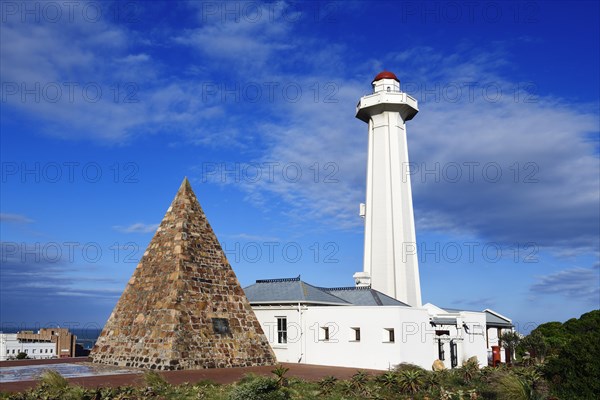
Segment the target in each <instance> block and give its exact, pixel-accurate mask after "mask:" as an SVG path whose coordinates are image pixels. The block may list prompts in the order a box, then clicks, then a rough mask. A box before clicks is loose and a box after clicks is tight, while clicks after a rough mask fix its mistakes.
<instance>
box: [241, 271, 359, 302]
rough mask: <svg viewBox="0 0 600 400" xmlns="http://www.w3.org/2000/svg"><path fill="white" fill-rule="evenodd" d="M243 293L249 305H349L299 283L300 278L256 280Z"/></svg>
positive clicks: (301, 282) (317, 289) (304, 283)
mask: <svg viewBox="0 0 600 400" xmlns="http://www.w3.org/2000/svg"><path fill="white" fill-rule="evenodd" d="M244 292H245V293H246V297H247V298H248V301H250V303H251V304H266V303H304V304H306V303H309V304H337V305H350V303H348V302H346V301H344V300H342V299H340V298H339V297H336V296H333V295H331V294H329V293H327V292H324V291H323V290H321V289H319V288H316V287H314V286H312V285H309V284H308V283H306V282H303V281H301V280H300V277H298V278H287V279H264V280H258V281H256V283H255V284H254V285H250V286H248V287H246V288H244Z"/></svg>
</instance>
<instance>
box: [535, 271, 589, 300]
mask: <svg viewBox="0 0 600 400" xmlns="http://www.w3.org/2000/svg"><path fill="white" fill-rule="evenodd" d="M599 280H600V273H599V271H598V268H571V269H565V270H562V271H559V272H555V273H553V274H550V275H546V276H541V277H539V278H538V280H537V282H536V283H534V284H533V285H532V286H531V288H530V290H531V292H532V293H534V294H536V295H554V294H559V295H562V296H565V297H568V298H570V299H573V298H576V299H583V300H586V301H589V302H590V303H591V304H593V305H594V306H595V307H598V306H599V305H600V287H599V286H598V281H599Z"/></svg>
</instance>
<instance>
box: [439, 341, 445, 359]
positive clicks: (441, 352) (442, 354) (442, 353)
mask: <svg viewBox="0 0 600 400" xmlns="http://www.w3.org/2000/svg"><path fill="white" fill-rule="evenodd" d="M438 359H440V360H441V361H444V360H445V359H446V352H445V351H444V342H442V340H441V339H440V340H438Z"/></svg>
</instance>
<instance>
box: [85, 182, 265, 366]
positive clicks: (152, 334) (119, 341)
mask: <svg viewBox="0 0 600 400" xmlns="http://www.w3.org/2000/svg"><path fill="white" fill-rule="evenodd" d="M90 356H91V357H92V359H93V361H94V362H96V363H104V364H113V365H120V366H131V367H138V368H149V369H159V370H174V369H200V368H224V367H246V366H256V365H272V364H274V363H275V361H276V360H275V355H274V353H273V351H272V349H271V347H270V346H269V342H268V341H267V338H266V337H265V335H264V333H263V330H262V328H261V326H260V324H259V322H258V320H257V318H256V316H255V315H254V311H252V308H251V307H250V303H249V302H248V300H247V299H246V296H245V294H244V291H243V290H242V288H241V286H240V283H239V282H238V279H237V277H236V276H235V273H234V272H233V269H232V268H231V265H230V264H229V262H228V261H227V257H225V253H224V252H223V249H222V248H221V245H220V244H219V241H218V240H217V237H216V235H215V233H214V232H213V230H212V228H211V226H210V224H209V223H208V220H207V218H206V215H204V212H203V211H202V208H201V207H200V204H199V203H198V200H197V199H196V196H195V195H194V192H193V191H192V188H191V186H190V183H189V182H188V180H187V178H186V179H184V180H183V183H182V184H181V187H180V188H179V190H178V192H177V195H176V196H175V199H174V200H173V202H172V203H171V206H170V207H169V209H168V210H167V213H166V214H165V216H164V218H163V220H162V222H161V224H160V226H159V227H158V229H157V231H156V233H155V234H154V237H153V238H152V240H151V241H150V244H149V245H148V248H147V249H146V252H145V253H144V255H143V257H142V259H141V260H140V262H139V264H138V266H137V267H136V269H135V271H134V273H133V275H132V277H131V279H130V280H129V283H128V284H127V286H126V288H125V290H124V291H123V294H122V295H121V298H120V299H119V301H118V303H117V305H116V306H115V308H114V310H113V312H112V314H111V315H110V317H109V319H108V321H107V322H106V325H105V326H104V329H103V330H102V333H101V334H100V336H99V337H98V340H97V341H96V345H95V346H94V348H93V350H92V352H91V354H90Z"/></svg>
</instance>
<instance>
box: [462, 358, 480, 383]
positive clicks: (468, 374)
mask: <svg viewBox="0 0 600 400" xmlns="http://www.w3.org/2000/svg"><path fill="white" fill-rule="evenodd" d="M460 373H461V376H462V378H463V380H464V381H465V382H466V383H469V382H471V381H472V380H473V379H474V378H475V377H477V376H478V375H479V364H478V363H477V361H475V360H468V361H466V362H465V363H464V364H463V366H462V367H461V368H460Z"/></svg>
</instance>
